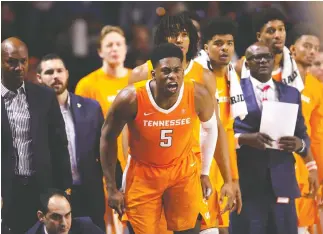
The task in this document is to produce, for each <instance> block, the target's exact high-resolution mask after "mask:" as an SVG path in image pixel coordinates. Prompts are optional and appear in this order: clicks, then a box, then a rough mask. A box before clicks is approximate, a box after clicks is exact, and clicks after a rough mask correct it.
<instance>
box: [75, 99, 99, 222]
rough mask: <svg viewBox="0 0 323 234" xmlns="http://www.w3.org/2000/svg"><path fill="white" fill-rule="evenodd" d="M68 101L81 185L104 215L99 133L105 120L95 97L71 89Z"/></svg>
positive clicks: (93, 205) (91, 201) (94, 207)
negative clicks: (79, 93)
mask: <svg viewBox="0 0 323 234" xmlns="http://www.w3.org/2000/svg"><path fill="white" fill-rule="evenodd" d="M70 101H71V110H72V116H73V122H74V127H75V148H76V159H77V164H78V169H79V172H80V174H81V180H82V186H83V188H85V191H86V193H87V194H86V195H87V197H89V199H90V203H91V207H92V208H93V209H94V210H95V211H96V212H98V213H102V216H103V214H104V212H105V203H104V192H103V182H102V178H103V173H102V168H101V163H100V136H101V128H102V124H103V121H104V119H103V114H102V110H101V107H100V104H99V103H98V102H97V101H95V100H92V99H89V98H83V97H80V96H77V95H74V94H72V93H70ZM72 192H73V191H72Z"/></svg>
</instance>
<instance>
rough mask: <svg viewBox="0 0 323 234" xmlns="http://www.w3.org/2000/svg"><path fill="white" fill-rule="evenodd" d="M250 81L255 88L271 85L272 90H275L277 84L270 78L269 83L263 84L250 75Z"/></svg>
mask: <svg viewBox="0 0 323 234" xmlns="http://www.w3.org/2000/svg"><path fill="white" fill-rule="evenodd" d="M250 80H251V83H252V85H253V86H254V87H264V86H265V85H269V86H270V88H272V89H275V84H274V81H273V78H270V79H269V80H268V81H267V82H265V83H262V82H260V81H259V80H257V79H256V78H254V77H252V76H251V75H250Z"/></svg>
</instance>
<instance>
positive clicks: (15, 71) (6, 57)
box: [1, 37, 28, 91]
mask: <svg viewBox="0 0 323 234" xmlns="http://www.w3.org/2000/svg"><path fill="white" fill-rule="evenodd" d="M1 70H2V79H1V82H2V84H3V85H4V86H6V87H7V88H8V89H10V90H12V91H15V90H17V89H18V88H19V87H20V86H21V85H22V82H23V80H24V78H25V76H26V74H27V71H28V48H27V46H26V44H25V43H24V42H23V41H21V40H20V39H18V38H16V37H10V38H8V39H6V40H4V41H3V42H2V43H1Z"/></svg>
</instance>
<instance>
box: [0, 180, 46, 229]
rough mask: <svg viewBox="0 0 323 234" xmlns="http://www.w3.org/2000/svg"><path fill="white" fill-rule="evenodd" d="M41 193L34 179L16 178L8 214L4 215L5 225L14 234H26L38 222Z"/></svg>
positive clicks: (13, 183)
mask: <svg viewBox="0 0 323 234" xmlns="http://www.w3.org/2000/svg"><path fill="white" fill-rule="evenodd" d="M39 196H40V191H39V188H38V186H37V183H36V180H35V178H33V177H23V176H15V177H14V179H13V181H12V197H11V202H10V208H9V209H8V210H9V211H8V213H7V214H3V215H4V216H3V217H2V219H3V224H4V225H5V226H7V227H8V228H10V230H11V233H13V234H22V233H25V232H26V231H27V230H28V229H29V228H31V227H32V226H33V225H34V224H35V223H36V222H37V220H38V218H37V210H38V209H39V205H40V202H39Z"/></svg>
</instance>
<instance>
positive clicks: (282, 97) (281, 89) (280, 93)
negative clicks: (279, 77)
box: [274, 80, 287, 102]
mask: <svg viewBox="0 0 323 234" xmlns="http://www.w3.org/2000/svg"><path fill="white" fill-rule="evenodd" d="M274 84H275V85H276V88H277V91H278V100H279V101H280V102H287V101H286V95H285V92H284V86H283V85H281V84H280V83H279V82H276V81H275V80H274Z"/></svg>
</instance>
